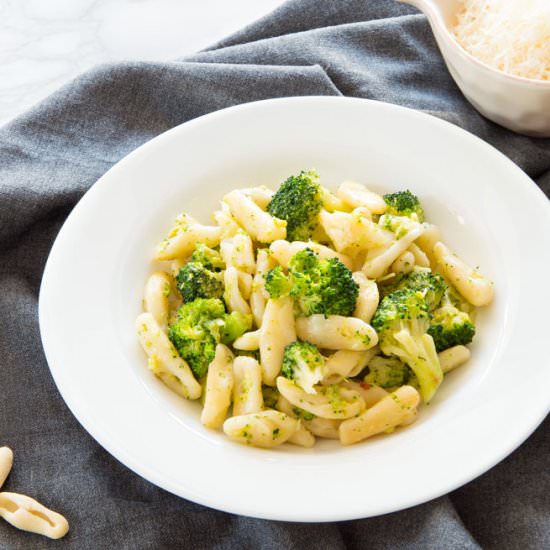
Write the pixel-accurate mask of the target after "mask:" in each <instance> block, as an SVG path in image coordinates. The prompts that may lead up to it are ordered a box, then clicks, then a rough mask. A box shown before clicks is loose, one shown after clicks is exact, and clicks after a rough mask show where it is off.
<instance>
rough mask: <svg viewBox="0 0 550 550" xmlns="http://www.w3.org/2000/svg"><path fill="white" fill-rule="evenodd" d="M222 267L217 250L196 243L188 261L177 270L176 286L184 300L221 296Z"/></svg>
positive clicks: (190, 300)
mask: <svg viewBox="0 0 550 550" xmlns="http://www.w3.org/2000/svg"><path fill="white" fill-rule="evenodd" d="M223 268H224V263H223V260H222V258H221V256H220V254H219V253H218V252H216V251H215V250H212V249H211V248H208V247H207V246H205V245H204V244H199V245H197V247H196V249H195V251H194V252H193V254H192V255H191V258H190V259H189V261H188V262H187V263H186V264H185V265H184V266H183V267H182V268H181V269H180V270H179V271H178V274H177V275H176V286H177V288H178V290H179V291H180V294H181V296H182V298H183V301H184V302H192V301H193V300H196V299H197V298H221V296H222V294H223V279H222V275H221V273H220V271H221V270H222V269H223Z"/></svg>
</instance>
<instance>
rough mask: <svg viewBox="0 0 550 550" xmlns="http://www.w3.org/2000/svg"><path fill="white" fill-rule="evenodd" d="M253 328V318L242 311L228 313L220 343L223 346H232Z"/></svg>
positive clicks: (224, 319) (225, 316) (224, 320)
mask: <svg viewBox="0 0 550 550" xmlns="http://www.w3.org/2000/svg"><path fill="white" fill-rule="evenodd" d="M251 328H252V318H251V316H250V315H245V314H244V313H241V312H240V311H232V312H231V313H226V314H225V315H224V317H223V325H221V326H220V341H221V343H222V344H232V343H233V342H234V341H235V340H236V339H237V338H238V337H239V336H242V335H243V334H244V333H245V332H247V331H249V330H250V329H251Z"/></svg>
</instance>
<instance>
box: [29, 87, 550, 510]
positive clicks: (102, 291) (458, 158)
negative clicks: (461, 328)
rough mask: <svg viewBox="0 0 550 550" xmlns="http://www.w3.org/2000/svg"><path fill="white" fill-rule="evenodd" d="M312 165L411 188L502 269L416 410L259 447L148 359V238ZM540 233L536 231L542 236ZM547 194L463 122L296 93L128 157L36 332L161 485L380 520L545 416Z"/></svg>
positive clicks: (78, 212) (72, 398)
mask: <svg viewBox="0 0 550 550" xmlns="http://www.w3.org/2000/svg"><path fill="white" fill-rule="evenodd" d="M310 167H316V168H317V169H318V171H319V172H320V174H321V177H322V180H323V181H324V183H325V184H327V185H328V186H329V187H330V186H334V185H336V184H337V183H338V182H340V181H341V180H342V179H344V178H346V179H356V180H359V181H363V182H366V183H368V184H369V186H372V187H373V188H374V189H376V190H380V191H383V190H396V189H400V188H404V187H409V188H410V189H412V190H413V191H414V192H416V193H418V194H419V195H420V197H421V199H422V201H423V203H424V206H425V209H426V211H427V215H428V218H429V219H431V220H433V221H434V222H435V223H437V224H439V225H440V226H441V227H442V228H443V232H444V236H445V238H446V241H447V242H448V243H449V244H450V245H451V246H452V247H454V248H455V249H456V251H457V252H458V253H460V254H462V255H463V256H464V257H465V258H467V259H468V260H470V261H471V262H473V264H474V265H477V264H479V265H480V266H481V267H482V270H483V272H484V273H486V274H487V275H488V276H490V277H492V278H493V279H494V280H495V281H496V301H495V302H494V304H493V305H492V306H491V307H490V308H489V309H487V310H486V311H483V312H482V314H481V315H480V317H479V322H478V331H479V336H478V338H477V341H476V342H475V344H474V345H473V349H472V351H473V354H472V355H473V358H472V360H471V361H470V363H469V364H468V365H465V366H463V367H461V368H460V369H458V370H457V371H456V372H453V373H452V374H451V375H449V376H448V377H447V379H446V380H445V382H444V384H443V387H442V389H441V390H440V392H439V393H438V394H437V397H436V399H434V401H433V402H432V404H431V405H430V406H429V407H427V408H425V409H424V410H423V411H422V413H421V415H420V418H419V420H418V421H417V422H416V423H415V424H413V425H412V426H410V427H408V428H407V429H403V430H400V431H398V432H396V433H394V434H392V435H391V436H384V437H378V438H375V439H372V440H369V441H367V442H364V443H363V444H358V445H356V446H353V447H347V448H344V447H341V446H340V445H339V443H338V442H333V441H322V442H318V444H317V445H316V447H314V448H313V449H302V448H297V447H292V446H290V445H284V446H282V447H281V448H279V449H277V450H272V451H264V450H259V449H254V448H249V447H244V446H240V445H238V444H236V443H232V442H231V441H229V440H228V439H227V438H226V437H225V436H223V434H222V433H218V432H215V431H210V430H208V429H205V428H204V427H203V426H202V425H201V424H200V421H199V405H198V404H197V403H192V402H188V401H185V400H183V399H181V398H179V397H178V396H176V395H175V394H173V393H171V392H170V390H168V389H167V388H165V387H164V386H163V385H162V384H161V383H160V382H158V381H157V380H156V379H155V378H154V377H153V376H152V375H151V374H150V372H149V371H148V370H147V368H146V360H145V357H144V355H143V353H142V351H141V350H140V348H139V345H138V343H137V340H136V337H135V335H134V319H135V317H136V315H137V314H138V312H139V311H140V305H141V304H140V302H141V296H142V290H143V284H144V282H145V279H146V277H147V275H148V273H149V272H150V269H151V268H150V263H149V258H150V257H151V254H152V250H153V247H154V245H155V244H156V243H157V241H158V240H159V239H161V238H162V237H163V235H164V234H165V233H166V231H167V230H168V229H169V227H170V224H171V221H172V219H173V218H174V217H175V215H176V214H177V213H179V212H180V211H182V210H186V211H188V212H190V213H192V214H193V215H194V216H197V217H199V219H200V218H201V216H202V218H203V220H204V221H206V216H207V214H208V213H210V212H211V211H212V210H213V208H214V205H215V204H216V202H217V200H218V199H219V198H220V197H221V196H222V194H223V193H224V192H226V191H228V190H230V189H232V188H234V187H238V186H241V187H242V186H250V185H253V184H254V185H255V184H268V185H277V184H278V183H279V182H281V181H282V180H283V178H285V177H286V176H288V175H289V174H292V173H294V172H296V171H297V170H299V169H301V168H310ZM535 237H536V238H535ZM549 251H550V206H549V203H548V201H547V199H546V198H545V197H544V195H543V194H542V193H541V191H539V189H538V188H537V187H536V186H535V185H534V183H533V182H532V181H531V180H530V179H529V178H528V177H527V176H526V175H525V174H524V173H523V172H521V170H520V169H519V168H517V167H516V166H515V165H514V164H513V163H512V162H511V161H509V160H508V159H507V158H505V157H504V156H503V155H501V154H500V153H499V152H497V151H496V150H495V149H493V148H492V147H490V146H489V145H487V144H486V143H484V142H482V141H481V140H479V139H478V138H476V137H474V136H472V135H470V134H468V133H467V132H465V131H463V130H461V129H459V128H457V127H455V126H453V125H451V124H448V123H446V122H443V121H441V120H438V119H436V118H433V117H429V116H427V115H424V114H420V113H417V112H415V111H411V110H408V109H404V108H400V107H396V106H393V105H387V104H384V103H378V102H372V101H367V100H360V99H347V98H321V97H319V98H312V97H308V98H289V99H279V100H269V101H264V102H258V103H251V104H247V105H242V106H239V107H234V108H231V109H227V110H223V111H219V112H216V113H213V114H210V115H207V116H205V117H202V118H198V119H196V120H193V121H191V122H189V123H187V124H184V125H182V126H179V127H177V128H174V129H172V130H170V131H169V132H166V133H165V134H163V135H161V136H159V137H157V138H156V139H154V140H152V141H151V142H149V143H147V144H145V145H143V146H142V147H140V148H139V149H137V150H136V151H134V152H133V153H132V154H130V155H129V156H128V157H126V158H125V159H123V160H122V161H121V162H119V163H118V164H117V165H116V166H115V167H113V168H112V169H111V170H110V171H109V172H108V173H107V174H105V175H104V176H103V177H102V178H101V179H100V180H99V181H98V182H97V183H96V184H95V185H94V186H93V187H92V188H91V189H90V191H89V192H88V193H87V194H86V195H85V196H84V198H83V199H82V200H81V201H80V203H79V204H78V205H77V206H76V207H75V209H74V211H73V212H72V213H71V215H70V216H69V218H68V220H67V221H66V223H65V225H64V226H63V228H62V230H61V232H60V233H59V236H58V238H57V240H56V242H55V244H54V246H53V249H52V251H51V255H50V258H49V260H48V263H47V266H46V269H45V273H44V278H43V282H42V288H41V293H40V327H41V333H42V339H43V342H44V348H45V350H46V355H47V359H48V362H49V365H50V368H51V371H52V374H53V376H54V379H55V381H56V383H57V386H58V388H59V390H60V392H61V394H62V396H63V398H64V399H65V401H66V402H67V404H68V406H69V407H70V408H71V410H72V411H73V413H74V415H75V416H76V417H77V419H78V420H79V421H80V422H81V423H82V425H83V426H84V427H85V428H86V429H87V430H88V431H89V432H90V434H91V435H92V436H93V437H94V438H95V439H96V440H97V441H98V442H99V443H100V444H101V445H103V446H104V447H105V448H106V449H107V450H108V451H109V452H110V453H112V454H113V455H114V456H115V457H116V458H118V459H119V460H120V461H121V462H123V463H124V464H126V465H127V466H128V467H129V468H131V469H132V470H134V471H135V472H137V473H138V474H140V475H141V476H143V477H145V478H146V479H148V480H150V481H151V482H153V483H155V484H157V485H159V486H161V487H163V488H165V489H167V490H168V491H171V492H173V493H175V494H177V495H180V496H182V497H185V498H187V499H190V500H193V501H195V502H199V503H202V504H205V505H207V506H211V507H213V508H218V509H221V510H226V511H229V512H234V513H237V514H243V515H248V516H256V517H261V518H271V519H279V520H293V521H331V520H345V519H352V518H359V517H367V516H374V515H377V514H383V513H386V512H391V511H395V510H399V509H402V508H405V507H408V506H412V505H414V504H418V503H421V502H424V501H426V500H429V499H431V498H434V497H436V496H439V495H441V494H444V493H446V492H448V491H450V490H452V489H454V488H456V487H458V486H460V485H462V484H463V483H466V482H467V481H469V480H471V479H472V478H474V477H476V476H478V475H479V474H481V473H483V472H484V471H486V470H487V469H488V468H490V467H491V466H493V465H494V464H496V463H497V462H498V461H500V460H502V459H503V458H504V457H505V456H506V455H508V454H509V453H510V452H511V451H512V450H513V449H514V448H516V447H517V446H518V445H519V444H520V443H521V442H522V441H523V440H524V439H525V438H526V437H527V436H528V435H529V434H530V433H531V432H532V431H533V430H534V429H535V427H536V426H537V425H538V424H539V423H540V422H541V420H542V419H543V417H544V416H545V414H546V413H547V412H548V407H549V398H548V390H547V388H548V387H549V385H550V376H549V370H548V365H547V364H544V363H542V362H541V360H543V358H542V357H541V355H540V352H539V350H540V344H541V343H542V342H544V341H546V339H547V331H546V326H547V323H546V318H545V313H544V311H543V309H542V308H539V307H538V304H546V303H549V302H550V289H549V288H548V287H546V288H545V287H541V285H540V278H539V274H540V273H547V272H548V269H549V267H550V258H549Z"/></svg>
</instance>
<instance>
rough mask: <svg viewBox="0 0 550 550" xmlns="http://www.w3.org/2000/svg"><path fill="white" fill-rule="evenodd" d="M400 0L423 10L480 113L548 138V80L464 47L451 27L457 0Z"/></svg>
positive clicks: (454, 73) (460, 84) (461, 85)
mask: <svg viewBox="0 0 550 550" xmlns="http://www.w3.org/2000/svg"><path fill="white" fill-rule="evenodd" d="M401 1H402V2H403V3H406V4H411V5H413V6H415V7H416V8H418V9H419V10H421V11H422V12H424V14H425V15H426V17H427V18H428V21H429V23H430V25H431V27H432V30H433V33H434V36H435V39H436V41H437V44H438V45H439V49H440V50H441V53H442V55H443V58H444V59H445V62H446V64H447V67H448V69H449V72H450V73H451V75H452V77H453V78H454V80H455V82H456V83H457V85H458V87H459V88H460V89H461V90H462V93H463V94H464V95H465V96H466V98H467V99H468V101H469V102H470V103H471V104H472V105H473V106H474V107H475V108H476V109H477V110H478V111H479V112H480V113H481V114H482V115H485V116H486V117H487V118H489V119H490V120H492V121H494V122H496V123H497V124H500V125H502V126H505V127H506V128H509V129H510V130H513V131H514V132H519V133H521V134H526V135H529V136H535V137H550V82H548V81H542V80H533V79H529V78H523V77H519V76H514V75H509V74H507V73H504V72H502V71H499V70H497V69H494V68H492V67H490V66H489V65H486V64H485V63H483V62H481V61H480V60H479V59H477V58H475V57H474V56H472V55H470V54H469V53H468V52H467V51H466V50H464V48H462V46H460V44H459V43H458V42H457V40H456V39H455V38H454V36H453V34H452V32H451V30H450V29H451V26H452V25H453V24H454V21H455V16H456V13H457V11H458V9H459V8H460V5H461V3H462V2H461V1H460V0H401Z"/></svg>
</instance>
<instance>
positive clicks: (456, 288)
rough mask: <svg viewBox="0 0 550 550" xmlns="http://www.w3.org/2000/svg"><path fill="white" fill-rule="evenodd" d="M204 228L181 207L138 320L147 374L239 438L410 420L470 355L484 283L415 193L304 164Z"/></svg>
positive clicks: (295, 439) (363, 430)
mask: <svg viewBox="0 0 550 550" xmlns="http://www.w3.org/2000/svg"><path fill="white" fill-rule="evenodd" d="M212 218H213V221H214V223H215V224H214V225H202V224H201V223H199V222H198V221H196V220H194V219H193V218H192V217H191V216H189V215H187V214H181V215H180V216H179V217H178V218H177V220H176V223H175V226H174V228H173V229H172V230H171V232H170V233H169V235H168V236H167V238H166V239H164V240H163V241H162V242H161V243H160V245H159V246H158V248H157V250H156V255H155V259H156V260H159V261H161V262H165V263H166V269H165V271H158V272H156V273H153V274H152V275H151V276H150V278H149V279H148V281H147V284H146V288H145V297H144V301H143V304H144V313H142V314H141V315H140V316H139V317H138V319H137V322H136V328H137V332H138V336H139V340H140V342H141V345H142V346H143V349H144V350H145V352H146V354H147V356H148V361H149V368H150V369H151V371H152V372H153V373H154V374H155V375H156V376H157V377H158V378H159V379H160V380H162V382H164V384H166V385H167V386H168V387H169V388H170V389H171V390H173V391H174V392H176V393H178V394H179V395H181V396H182V397H184V398H186V399H200V400H201V403H202V405H203V408H202V414H201V421H202V423H203V424H204V425H205V426H207V427H209V428H222V429H223V431H224V433H225V434H226V435H227V436H229V437H230V438H231V439H233V440H234V441H237V442H239V443H243V444H246V445H253V446H256V447H263V448H271V447H275V446H278V445H281V444H282V443H285V442H288V443H292V444H295V445H301V446H304V447H311V446H313V445H314V444H315V439H316V437H324V438H329V439H339V440H340V442H341V443H342V444H343V445H349V444H352V443H356V442H358V441H361V440H363V439H366V438H368V437H371V436H373V435H375V434H380V433H391V432H392V431H394V429H395V428H397V427H398V426H405V425H408V424H410V423H411V422H413V421H414V420H415V418H416V416H417V411H418V407H419V405H420V404H421V403H422V402H424V403H429V401H430V400H431V399H432V398H433V396H434V394H435V393H436V392H437V389H438V388H439V386H440V384H441V383H442V381H443V378H444V375H445V374H446V373H447V372H449V371H450V370H452V369H454V368H455V367H457V366H459V365H460V364H462V363H464V362H465V361H467V360H468V358H469V356H470V351H469V349H468V348H467V347H466V345H467V344H469V343H470V342H471V341H472V339H473V338H474V335H475V331H476V329H475V308H477V307H482V306H486V305H488V304H489V303H490V302H491V300H492V298H493V284H492V282H491V281H489V280H488V279H487V278H485V277H483V276H482V275H481V274H480V273H478V271H477V270H476V269H473V268H472V267H470V266H469V265H468V264H467V263H466V262H464V261H463V260H461V259H460V258H459V257H457V256H456V255H455V254H454V253H453V252H452V251H451V250H450V249H449V248H448V247H447V246H446V245H445V244H443V243H442V242H441V236H440V232H439V230H438V228H437V227H436V226H435V225H432V224H430V223H427V222H426V221H425V219H424V210H423V208H422V206H421V204H420V201H419V199H418V198H417V197H416V196H415V195H413V194H412V193H411V192H410V191H399V192H396V193H390V194H387V195H384V196H380V195H378V194H377V193H374V192H372V191H370V190H369V189H367V188H366V187H365V186H363V185H361V184H358V183H354V182H344V183H342V184H341V185H340V186H339V188H338V190H337V192H336V194H333V193H331V192H330V191H328V190H327V189H326V188H325V187H323V186H322V185H321V184H320V181H319V176H318V175H317V174H316V173H315V172H313V171H308V172H301V173H300V174H298V175H295V176H291V177H289V178H288V179H287V180H286V181H285V182H284V183H282V184H281V186H280V187H279V189H278V190H277V191H273V190H271V189H268V188H267V187H264V186H261V187H254V188H248V189H238V190H234V191H231V192H230V193H228V194H227V195H226V196H225V197H224V198H223V200H222V202H221V206H220V208H219V210H216V211H215V212H214V213H213V216H212Z"/></svg>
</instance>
